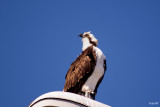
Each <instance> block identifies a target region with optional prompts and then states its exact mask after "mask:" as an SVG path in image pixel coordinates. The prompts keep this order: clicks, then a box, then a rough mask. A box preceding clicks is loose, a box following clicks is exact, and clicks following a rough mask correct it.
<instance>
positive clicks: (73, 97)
mask: <svg viewBox="0 0 160 107" xmlns="http://www.w3.org/2000/svg"><path fill="white" fill-rule="evenodd" d="M48 98H50V99H54V101H45V102H43V104H44V103H46V104H48V103H52V104H51V105H52V106H57V105H54V104H56V102H57V104H58V102H59V104H60V105H58V106H59V107H63V106H62V103H64V107H66V105H65V103H66V102H67V103H68V104H74V103H75V104H76V106H77V105H78V107H85V106H89V107H110V106H108V105H105V104H103V103H100V102H98V101H95V100H91V99H89V98H86V97H83V96H80V95H77V94H74V93H69V92H61V91H55V92H49V93H46V94H43V95H41V96H40V97H38V98H37V99H35V100H34V101H33V102H32V103H31V104H30V106H29V107H40V106H35V103H37V102H39V101H41V102H42V100H43V99H48ZM67 103H66V104H67ZM79 105H81V106H79ZM76 106H72V107H76Z"/></svg>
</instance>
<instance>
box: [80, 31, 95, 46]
mask: <svg viewBox="0 0 160 107" xmlns="http://www.w3.org/2000/svg"><path fill="white" fill-rule="evenodd" d="M79 36H80V37H81V38H82V42H83V44H85V43H88V42H89V44H90V45H93V46H97V45H98V40H97V39H96V38H95V37H94V35H93V34H91V32H90V31H89V32H84V33H83V34H80V35H79Z"/></svg>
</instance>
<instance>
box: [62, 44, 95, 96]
mask: <svg viewBox="0 0 160 107" xmlns="http://www.w3.org/2000/svg"><path fill="white" fill-rule="evenodd" d="M95 65H96V53H95V51H94V50H93V46H90V47H88V48H87V49H86V50H85V51H83V52H82V54H81V55H79V57H78V58H77V59H76V60H75V61H74V62H73V63H72V64H71V66H70V68H69V70H68V72H67V74H66V81H65V85H64V89H63V91H66V92H72V93H79V92H80V90H81V88H82V86H83V84H84V83H85V82H86V80H87V78H88V77H89V76H90V75H91V74H92V72H93V70H94V68H95Z"/></svg>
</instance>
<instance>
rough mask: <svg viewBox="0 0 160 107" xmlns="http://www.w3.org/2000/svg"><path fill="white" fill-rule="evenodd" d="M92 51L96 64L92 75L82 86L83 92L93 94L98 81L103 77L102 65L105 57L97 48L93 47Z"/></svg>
mask: <svg viewBox="0 0 160 107" xmlns="http://www.w3.org/2000/svg"><path fill="white" fill-rule="evenodd" d="M93 49H94V50H95V52H96V57H97V62H96V66H95V69H94V71H93V73H92V75H91V76H90V77H89V78H88V79H87V81H86V82H85V84H84V85H83V86H82V91H83V92H93V91H94V90H95V87H96V85H97V82H98V80H99V79H100V78H101V77H102V76H103V75H104V66H103V64H104V59H105V56H104V54H103V53H102V51H101V50H100V49H99V48H97V47H93Z"/></svg>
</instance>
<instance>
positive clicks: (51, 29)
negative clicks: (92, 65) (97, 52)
mask: <svg viewBox="0 0 160 107" xmlns="http://www.w3.org/2000/svg"><path fill="white" fill-rule="evenodd" d="M89 30H91V31H92V33H93V34H94V35H95V37H96V38H97V39H98V40H99V45H98V47H99V48H100V49H101V50H102V51H103V52H104V54H105V55H106V57H107V64H108V70H107V72H106V74H105V78H104V79H103V82H102V83H101V85H100V87H99V89H98V94H97V96H96V100H98V101H100V102H103V103H105V104H108V105H111V106H113V107H150V106H151V105H149V102H159V106H160V91H159V90H160V1H159V0H132V1H131V0H101V1H96V0H82V1H76V0H63V1H62V0H26V1H23V0H10V1H9V0H1V1H0V84H1V87H0V96H1V97H0V102H1V103H0V107H26V106H28V105H29V104H30V102H31V101H33V100H34V99H35V98H37V97H38V96H40V95H42V94H44V93H47V92H51V91H61V90H62V89H63V86H64V82H65V75H66V72H67V70H68V68H69V66H70V64H71V63H72V62H73V61H74V60H75V59H76V57H77V56H78V55H79V54H80V53H81V48H82V43H81V39H80V38H79V37H78V36H77V35H78V34H80V33H83V32H86V31H89Z"/></svg>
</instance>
